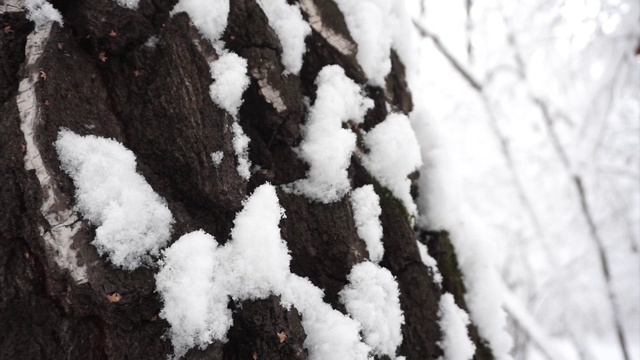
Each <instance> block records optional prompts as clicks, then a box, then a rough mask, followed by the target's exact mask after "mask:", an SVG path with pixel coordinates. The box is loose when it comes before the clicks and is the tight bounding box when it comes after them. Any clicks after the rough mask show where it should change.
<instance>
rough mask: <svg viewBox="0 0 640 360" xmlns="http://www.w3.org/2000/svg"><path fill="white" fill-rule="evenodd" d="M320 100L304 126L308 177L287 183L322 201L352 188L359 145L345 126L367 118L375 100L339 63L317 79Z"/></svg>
mask: <svg viewBox="0 0 640 360" xmlns="http://www.w3.org/2000/svg"><path fill="white" fill-rule="evenodd" d="M315 83H316V85H317V86H318V90H317V92H316V101H315V103H314V104H313V106H312V107H311V109H310V110H309V116H308V118H307V123H306V124H305V125H304V127H303V128H302V134H303V135H302V136H303V139H302V143H301V144H300V147H299V148H298V154H299V156H300V157H301V158H302V159H303V160H304V161H305V162H306V163H307V164H309V171H307V178H306V179H302V180H298V181H296V182H294V183H293V184H290V185H289V186H287V187H286V189H288V190H293V191H294V192H295V193H298V194H302V195H304V196H306V197H307V198H309V199H311V200H314V201H319V202H322V203H325V204H326V203H331V202H334V201H338V200H340V199H342V197H343V196H344V195H346V194H347V193H348V192H349V190H350V189H351V184H350V183H349V177H348V174H347V168H348V167H349V164H350V163H351V154H352V153H353V151H354V150H355V148H356V134H354V133H353V132H352V131H350V130H347V129H343V128H342V123H345V122H347V121H349V120H352V121H354V122H355V123H357V124H359V123H361V122H362V121H364V115H365V114H366V112H367V110H368V109H370V108H371V107H373V101H372V100H371V99H368V98H366V97H364V95H363V94H362V90H361V89H360V87H359V86H358V85H357V84H356V83H354V82H353V80H351V79H349V78H348V77H347V76H346V75H345V74H344V70H343V69H342V68H341V67H340V66H337V65H330V66H325V67H324V68H323V69H322V70H321V71H320V73H319V74H318V76H317V77H316V81H315Z"/></svg>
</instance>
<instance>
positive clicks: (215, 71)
mask: <svg viewBox="0 0 640 360" xmlns="http://www.w3.org/2000/svg"><path fill="white" fill-rule="evenodd" d="M179 12H186V13H187V15H189V18H190V19H191V21H192V22H193V24H194V25H195V26H196V28H198V31H199V32H200V33H201V34H202V35H203V36H204V37H205V38H206V39H207V40H209V42H210V43H211V44H212V45H213V47H214V48H215V50H216V51H217V52H218V54H220V58H218V60H216V61H213V62H211V63H210V64H209V67H210V71H211V78H212V79H213V84H211V87H210V88H209V95H210V96H211V99H212V100H213V102H215V103H216V104H217V105H218V106H220V107H221V108H223V109H224V110H226V111H227V112H228V113H229V114H231V115H232V116H233V118H234V124H233V126H232V128H231V130H232V131H233V149H234V150H235V153H236V156H237V157H238V167H237V169H238V174H240V176H241V177H242V178H243V179H245V180H249V178H250V177H251V172H250V170H249V169H250V168H251V162H250V161H249V150H248V149H249V138H248V137H247V136H246V135H245V134H244V131H242V127H241V126H240V125H239V124H238V110H239V109H240V105H242V94H243V93H244V91H245V90H246V89H247V87H248V86H249V83H250V80H249V77H248V76H247V60H246V59H244V58H242V57H240V56H238V55H237V54H235V53H233V52H230V51H228V50H225V49H224V42H223V41H221V40H220V37H221V36H222V34H223V33H224V30H225V29H226V28H227V17H228V16H229V0H180V2H179V3H178V4H176V6H175V7H174V8H173V10H171V15H174V14H176V13H179Z"/></svg>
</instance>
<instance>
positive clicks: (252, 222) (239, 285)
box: [220, 184, 291, 300]
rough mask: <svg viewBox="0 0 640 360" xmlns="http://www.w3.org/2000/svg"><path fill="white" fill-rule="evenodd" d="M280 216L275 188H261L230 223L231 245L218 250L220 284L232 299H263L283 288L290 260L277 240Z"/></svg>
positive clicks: (285, 246) (268, 186) (287, 251)
mask: <svg viewBox="0 0 640 360" xmlns="http://www.w3.org/2000/svg"><path fill="white" fill-rule="evenodd" d="M283 216H284V209H282V208H281V207H280V204H279V203H278V196H277V194H276V190H275V188H274V187H273V186H272V185H270V184H265V185H262V186H260V187H258V188H257V189H256V190H255V191H254V192H253V194H252V195H251V197H250V198H249V199H248V200H247V201H246V202H245V203H244V208H243V209H242V211H240V213H238V215H237V216H236V219H235V220H234V221H233V224H234V226H233V230H232V231H231V238H232V241H230V242H228V243H227V244H226V245H225V246H224V247H223V248H222V249H221V250H220V261H221V265H222V266H223V268H222V269H224V276H221V277H220V281H221V282H222V283H223V284H224V287H225V289H227V291H228V292H229V294H230V295H231V297H233V298H234V299H238V300H247V299H263V298H266V297H268V296H269V295H271V294H274V293H275V294H279V293H280V292H281V291H282V289H283V288H284V287H285V286H286V282H287V276H288V274H289V262H290V261H291V256H290V255H289V250H288V249H287V245H286V243H285V242H284V240H282V238H281V237H280V228H279V226H278V224H279V222H280V219H281V218H282V217H283Z"/></svg>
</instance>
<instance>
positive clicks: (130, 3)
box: [115, 0, 140, 10]
mask: <svg viewBox="0 0 640 360" xmlns="http://www.w3.org/2000/svg"><path fill="white" fill-rule="evenodd" d="M115 1H116V2H117V3H118V5H120V6H122V7H123V8H127V9H132V10H135V9H137V8H138V4H139V3H140V0H115Z"/></svg>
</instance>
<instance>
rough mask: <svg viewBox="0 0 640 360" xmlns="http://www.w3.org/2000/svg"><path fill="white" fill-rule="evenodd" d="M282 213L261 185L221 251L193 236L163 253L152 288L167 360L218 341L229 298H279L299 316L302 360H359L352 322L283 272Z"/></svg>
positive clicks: (206, 238) (228, 317) (360, 348)
mask: <svg viewBox="0 0 640 360" xmlns="http://www.w3.org/2000/svg"><path fill="white" fill-rule="evenodd" d="M283 216H284V210H283V209H282V208H281V207H280V205H279V202H278V197H277V194H276V192H275V188H274V187H273V186H272V185H270V184H265V185H262V186H260V187H258V188H257V189H256V190H255V191H254V193H253V194H252V195H251V196H250V197H249V199H247V200H246V201H245V203H244V208H243V209H242V210H241V211H240V212H239V213H238V215H237V216H236V219H235V220H234V228H233V230H232V231H231V240H230V241H228V242H227V243H226V244H225V245H224V246H222V247H218V246H217V244H216V242H215V240H214V239H213V237H212V236H210V235H208V234H206V233H204V232H203V231H197V232H192V233H189V234H187V235H184V236H182V237H181V238H180V239H179V240H178V241H177V242H176V243H175V244H173V245H172V246H171V247H169V248H168V249H167V250H165V251H164V254H165V257H164V260H162V261H161V262H160V265H161V270H160V272H159V273H158V275H157V276H156V284H157V289H158V292H159V293H160V295H161V297H162V299H163V300H164V308H163V310H162V312H161V316H162V317H163V318H165V319H167V321H168V322H169V324H170V325H171V330H170V331H169V336H170V337H171V341H172V343H173V345H174V355H175V357H180V356H182V355H184V354H185V353H186V352H187V351H188V350H189V349H190V348H192V347H195V346H199V347H201V348H204V347H206V345H207V344H210V343H211V342H213V341H214V340H219V341H226V333H227V331H228V329H229V328H230V327H231V325H232V314H231V312H230V311H228V310H227V309H226V305H227V302H228V300H229V298H233V299H234V300H236V301H243V300H250V299H264V298H267V297H268V296H270V295H279V296H281V297H282V304H283V306H285V307H287V308H288V307H290V306H291V305H293V306H295V307H296V309H298V311H300V312H301V313H302V324H303V326H304V328H305V333H306V334H307V338H306V340H305V347H307V349H308V350H309V358H310V359H316V360H325V359H326V360H329V359H336V358H339V359H367V356H368V353H369V350H370V348H369V347H368V346H367V345H365V344H364V343H362V342H361V338H360V335H359V332H360V324H359V323H358V322H357V321H355V320H353V319H351V318H349V317H347V316H345V315H343V314H342V313H340V312H339V311H337V310H334V309H332V308H331V306H330V305H329V304H327V303H325V302H324V301H323V300H322V299H323V295H324V294H323V292H322V290H320V289H319V288H317V287H316V286H314V285H313V284H312V283H311V282H310V281H309V280H307V279H305V278H302V277H299V276H297V275H295V274H292V273H291V272H290V269H289V264H290V261H291V256H290V255H289V250H288V248H287V245H286V243H285V242H284V240H282V238H281V236H280V228H279V222H280V219H281V218H282V217H283ZM199 313H202V314H205V315H204V316H198V314H199Z"/></svg>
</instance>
